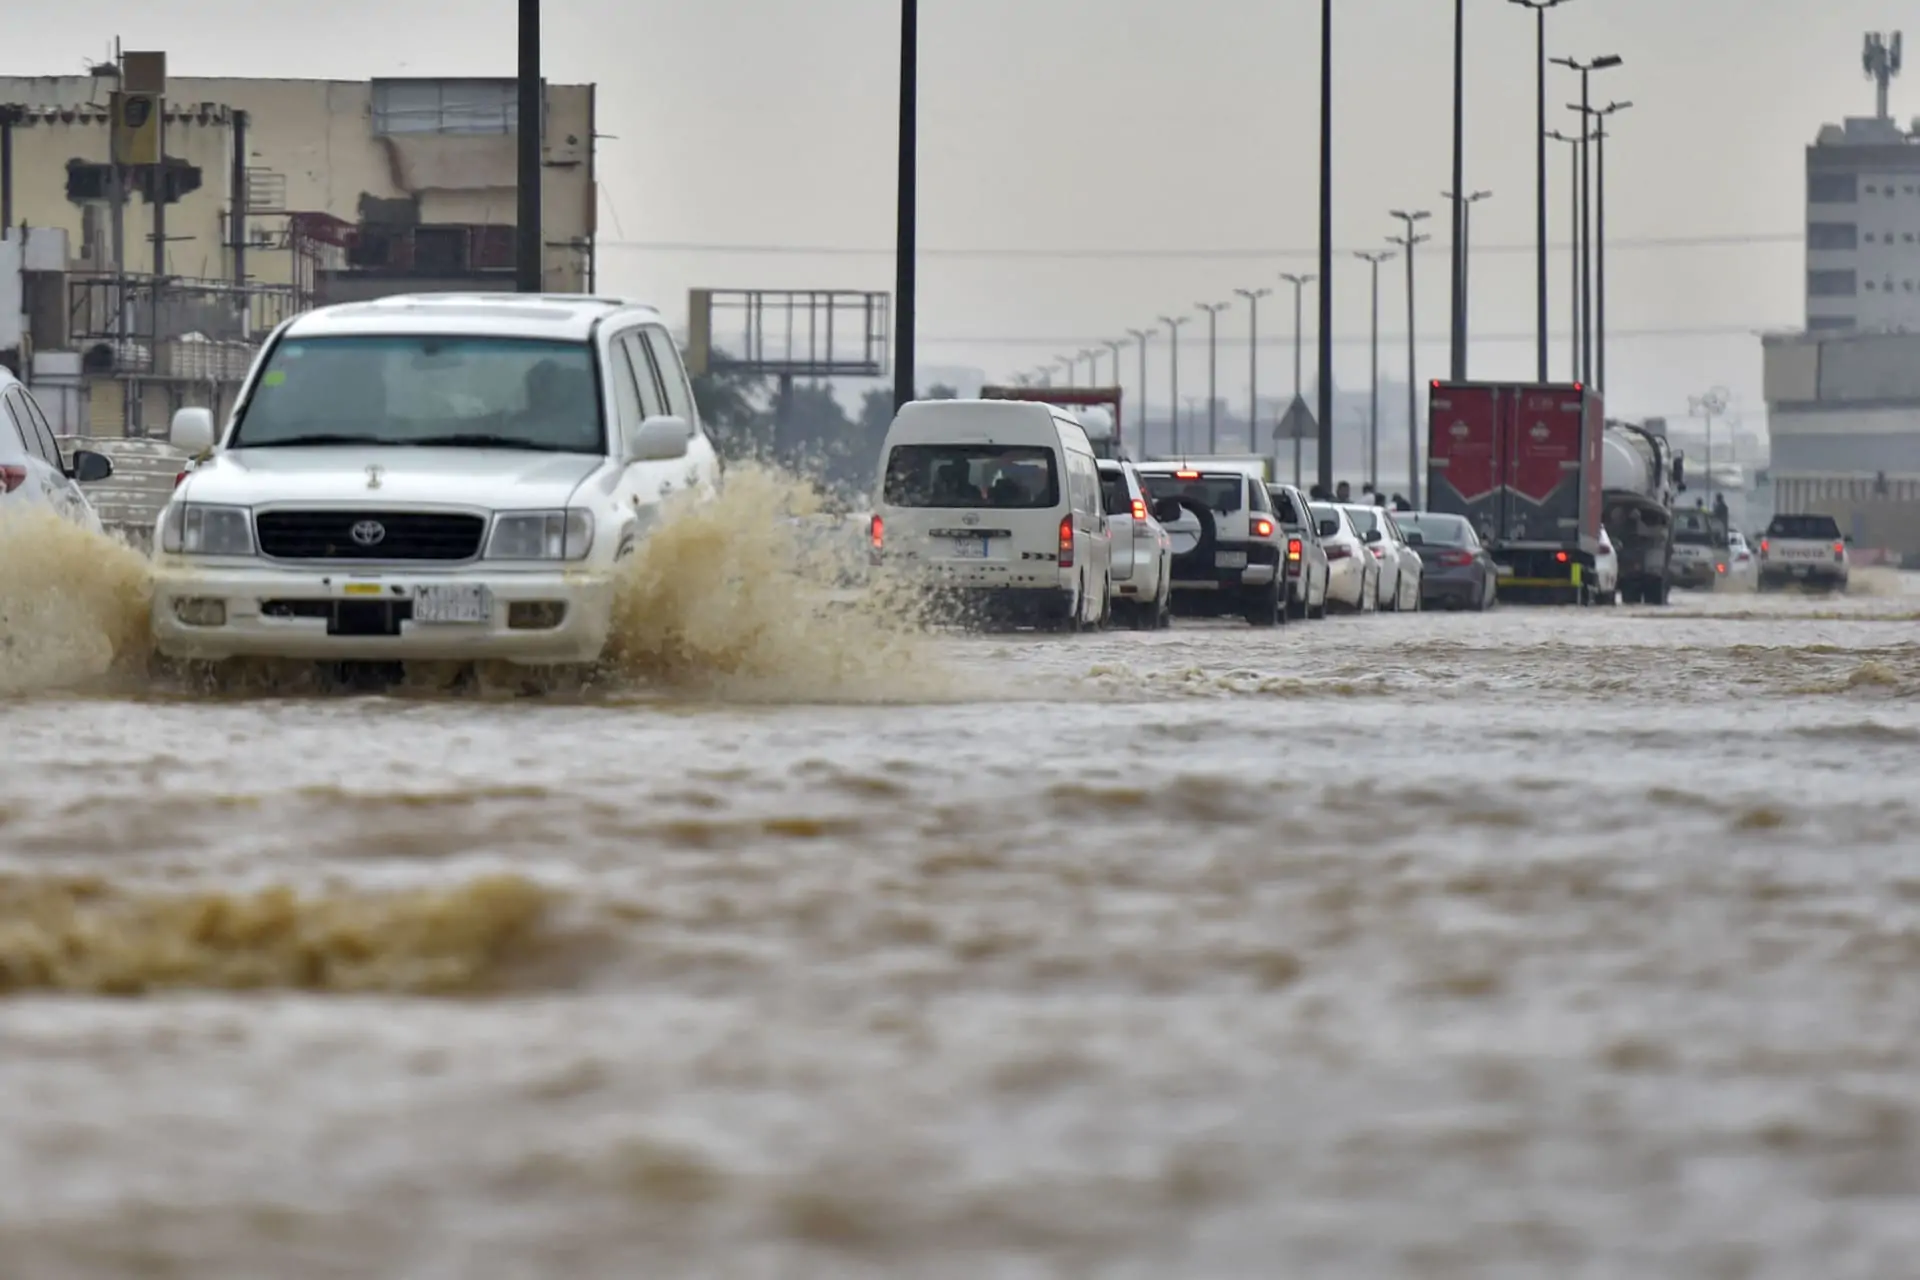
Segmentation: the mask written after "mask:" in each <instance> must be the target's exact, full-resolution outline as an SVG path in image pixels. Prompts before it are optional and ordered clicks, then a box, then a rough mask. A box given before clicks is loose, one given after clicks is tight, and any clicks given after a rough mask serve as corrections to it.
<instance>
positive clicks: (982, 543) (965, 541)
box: [953, 538, 987, 560]
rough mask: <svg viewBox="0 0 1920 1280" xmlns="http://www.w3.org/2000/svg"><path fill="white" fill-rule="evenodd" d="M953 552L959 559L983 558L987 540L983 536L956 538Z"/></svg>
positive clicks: (985, 552) (984, 557)
mask: <svg viewBox="0 0 1920 1280" xmlns="http://www.w3.org/2000/svg"><path fill="white" fill-rule="evenodd" d="M953 554H954V555H955V556H956V557H957V558H959V559H961V560H985V559H986V558H987V540H986V539H985V538H956V539H954V543H953Z"/></svg>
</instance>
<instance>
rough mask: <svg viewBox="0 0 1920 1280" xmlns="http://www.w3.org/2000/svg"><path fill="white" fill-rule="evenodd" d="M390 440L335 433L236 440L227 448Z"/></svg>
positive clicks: (265, 447) (363, 442)
mask: <svg viewBox="0 0 1920 1280" xmlns="http://www.w3.org/2000/svg"><path fill="white" fill-rule="evenodd" d="M390 443H392V442H391V441H388V440H377V439H375V438H374V437H372V436H349V435H341V434H337V433H333V432H319V433H316V434H314V435H306V436H285V437H283V438H281V439H279V440H236V441H234V442H233V443H232V444H231V445H229V446H227V447H228V448H230V449H297V448H300V447H301V446H303V445H328V444H390Z"/></svg>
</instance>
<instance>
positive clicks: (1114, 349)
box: [1094, 338, 1127, 427]
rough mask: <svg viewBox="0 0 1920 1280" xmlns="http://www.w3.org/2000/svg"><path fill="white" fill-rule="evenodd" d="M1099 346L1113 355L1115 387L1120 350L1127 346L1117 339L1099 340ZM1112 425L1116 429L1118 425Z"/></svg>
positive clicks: (1096, 377)
mask: <svg viewBox="0 0 1920 1280" xmlns="http://www.w3.org/2000/svg"><path fill="white" fill-rule="evenodd" d="M1100 345H1101V346H1103V347H1105V348H1106V349H1107V350H1108V351H1109V352H1111V353H1112V354H1113V385H1114V386H1116V387H1117V386H1119V385H1120V348H1122V347H1124V346H1126V345H1127V344H1126V343H1125V342H1122V341H1120V340H1119V339H1118V338H1102V339H1101V340H1100ZM1099 381H1100V379H1099V377H1098V374H1097V372H1096V376H1095V377H1094V382H1095V383H1096V384H1098V383H1099ZM1113 425H1114V426H1115V427H1118V426H1119V425H1120V424H1119V423H1118V422H1116V423H1114V424H1113Z"/></svg>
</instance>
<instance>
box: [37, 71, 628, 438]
mask: <svg viewBox="0 0 1920 1280" xmlns="http://www.w3.org/2000/svg"><path fill="white" fill-rule="evenodd" d="M99 70H101V71H102V72H103V74H95V75H87V76H58V77H0V112H4V113H5V114H6V116H7V118H9V119H10V120H11V123H10V125H8V126H7V131H8V132H9V134H10V135H11V136H10V139H9V142H10V146H9V148H8V151H9V154H10V156H11V174H10V175H9V182H8V188H9V190H10V192H11V196H12V209H11V222H12V224H13V225H14V226H15V227H20V226H23V225H24V226H26V227H30V228H34V229H41V228H46V229H52V230H58V231H61V232H64V233H65V235H66V237H67V240H68V242H69V244H70V246H71V249H70V259H69V263H68V268H67V279H66V280H65V281H64V282H63V284H62V286H61V288H62V291H63V292H64V293H65V295H66V298H67V307H66V308H65V310H66V314H67V317H68V320H67V323H66V324H65V325H64V327H54V328H48V327H47V326H44V325H43V326H41V327H39V329H38V331H37V332H36V333H34V334H32V335H30V343H29V345H32V346H34V347H36V348H37V350H38V351H41V352H49V353H51V352H60V351H78V352H80V353H82V354H83V357H84V359H85V362H86V370H85V371H86V373H87V375H88V377H87V379H86V381H87V384H88V385H87V387H86V396H85V398H86V401H87V406H88V407H87V411H86V420H87V422H88V423H89V424H90V427H91V430H92V431H93V432H94V433H107V432H110V431H111V430H113V429H114V427H115V425H116V424H118V426H119V427H120V428H122V429H124V430H126V431H128V432H129V433H135V434H139V433H151V432H152V431H154V430H157V429H158V427H159V424H162V423H164V422H165V421H166V420H167V418H169V417H170V416H171V413H172V411H173V409H174V408H177V407H178V406H179V405H180V404H182V403H208V401H209V398H211V399H213V400H215V401H218V400H219V399H220V397H221V396H222V395H223V394H230V392H231V389H232V386H233V384H234V383H235V382H237V381H238V378H239V372H240V371H243V370H244V368H245V365H246V361H247V359H248V358H250V356H251V353H252V350H253V349H254V347H255V346H256V345H257V342H258V340H259V339H260V338H261V337H262V336H263V335H264V334H265V333H266V332H267V331H268V330H270V329H271V327H272V326H273V325H274V324H275V323H277V322H278V321H279V320H281V319H283V318H285V316H287V315H289V314H292V313H293V312H295V311H297V310H301V309H305V308H307V307H310V306H314V305H319V304H324V303H328V302H337V301H348V300H352V299H358V298H367V297H377V296H382V295H388V294H393V293H403V292H420V291H445V290H457V289H486V288H504V289H511V288H512V287H513V278H514V252H515V237H514V224H515V221H516V218H515V212H516V196H515V191H516V185H517V184H516V178H515V145H516V144H515V136H516V133H517V129H518V114H519V113H518V101H517V97H516V88H515V82H514V81H513V80H511V79H473V78H466V79H392V80H374V81H337V80H255V79H224V78H222V79H201V78H191V77H183V78H172V79H169V81H168V82H167V86H166V97H165V110H164V112H163V113H162V115H163V119H164V126H163V128H164V155H165V164H164V165H162V166H154V167H149V168H148V169H146V170H145V171H144V172H142V173H138V174H135V175H133V180H132V181H131V182H130V183H129V192H128V197H127V200H126V202H125V205H124V212H123V219H122V221H123V231H122V234H121V240H122V243H123V249H124V253H123V257H122V259H121V260H120V261H118V262H116V259H115V236H114V231H113V222H114V219H113V216H112V201H111V200H110V199H109V195H110V192H111V189H112V186H111V167H110V165H109V154H110V153H109V147H110V137H111V120H110V111H109V102H110V95H111V93H112V91H113V90H114V89H115V87H116V80H115V76H114V75H113V74H112V69H111V68H103V69H99ZM594 111H595V92H594V87H593V86H591V85H548V86H547V90H546V113H545V114H546V118H545V121H544V125H545V128H544V146H543V154H544V157H545V169H544V173H543V178H542V208H543V229H544V233H545V235H544V239H545V245H546V249H545V260H544V264H543V267H544V276H545V287H546V288H547V289H549V290H552V291H555V292H581V291H591V289H592V288H593V286H594V276H595V269H594V233H595V210H596V204H597V194H596V191H597V189H596V184H595V176H594V145H593V139H594V128H595V120H594ZM156 175H162V176H156ZM155 188H159V189H161V190H164V191H165V193H166V194H168V195H169V196H171V197H172V201H171V202H170V203H167V204H166V205H165V209H164V228H163V230H164V253H163V254H162V255H161V256H160V257H159V258H158V260H156V256H155V249H154V245H155V237H154V233H155V226H154V213H155V205H156V203H157V202H156V201H155V199H154V197H155V196H156V195H157V194H159V192H158V191H156V190H155ZM236 230H238V231H239V232H240V233H241V234H238V235H236V234H235V232H236ZM14 363H20V364H25V365H27V366H28V367H29V369H30V368H31V365H32V363H33V361H32V360H31V359H26V358H23V357H21V356H20V355H19V354H17V353H16V356H15V358H14ZM32 376H33V375H32V374H31V372H30V373H29V380H30V381H31V380H32ZM114 384H117V386H116V385H114ZM223 389H224V391H223ZM121 392H124V393H125V394H124V395H122V394H120V393H121Z"/></svg>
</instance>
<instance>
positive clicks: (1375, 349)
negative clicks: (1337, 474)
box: [1353, 249, 1393, 493]
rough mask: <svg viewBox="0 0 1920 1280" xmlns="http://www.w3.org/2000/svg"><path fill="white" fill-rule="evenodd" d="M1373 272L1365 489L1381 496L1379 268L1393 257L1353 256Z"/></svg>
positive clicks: (1380, 253) (1383, 252) (1360, 253)
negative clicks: (1370, 371) (1371, 343)
mask: <svg viewBox="0 0 1920 1280" xmlns="http://www.w3.org/2000/svg"><path fill="white" fill-rule="evenodd" d="M1353 256H1354V257H1356V258H1358V259H1360V261H1362V262H1364V263H1366V264H1367V265H1368V266H1369V267H1370V268H1372V270H1373V346H1372V358H1371V363H1372V369H1373V372H1372V374H1371V390H1370V392H1369V393H1368V401H1367V404H1368V407H1367V485H1368V487H1369V488H1371V489H1372V490H1373V491H1374V492H1375V493H1379V492H1380V264H1381V263H1383V262H1386V261H1389V260H1391V259H1392V257H1393V254H1392V253H1391V252H1390V251H1388V250H1386V249H1381V250H1379V251H1378V252H1375V253H1368V252H1366V251H1365V250H1359V251H1356V252H1355V253H1354V255H1353Z"/></svg>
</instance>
